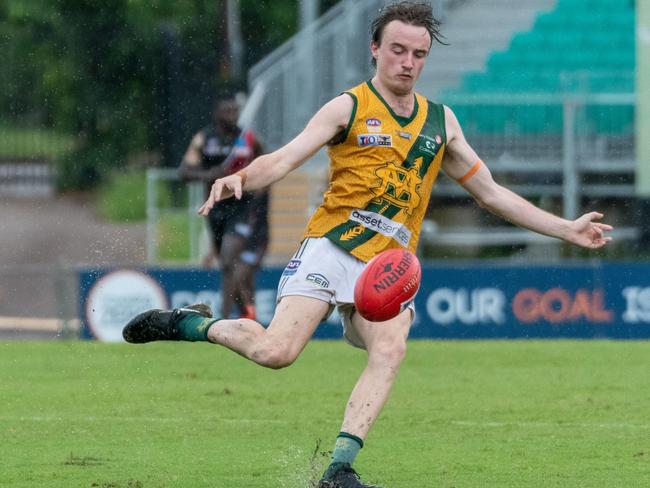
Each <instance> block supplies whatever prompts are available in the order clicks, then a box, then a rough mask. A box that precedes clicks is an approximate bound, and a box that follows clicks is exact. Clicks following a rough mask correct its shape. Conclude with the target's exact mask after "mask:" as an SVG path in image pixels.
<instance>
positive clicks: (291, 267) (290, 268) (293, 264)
mask: <svg viewBox="0 0 650 488" xmlns="http://www.w3.org/2000/svg"><path fill="white" fill-rule="evenodd" d="M298 266H300V259H292V260H291V261H289V263H288V264H287V267H286V268H284V271H283V272H282V276H291V275H294V274H296V271H298Z"/></svg>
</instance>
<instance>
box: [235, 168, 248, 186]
mask: <svg viewBox="0 0 650 488" xmlns="http://www.w3.org/2000/svg"><path fill="white" fill-rule="evenodd" d="M235 174H236V175H237V176H239V177H240V178H241V187H242V189H243V188H244V185H245V184H246V178H248V173H246V170H245V169H240V170H239V171H237V172H236V173H235Z"/></svg>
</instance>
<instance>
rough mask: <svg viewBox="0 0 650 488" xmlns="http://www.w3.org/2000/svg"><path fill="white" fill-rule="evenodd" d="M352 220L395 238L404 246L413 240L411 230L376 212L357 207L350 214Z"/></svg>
mask: <svg viewBox="0 0 650 488" xmlns="http://www.w3.org/2000/svg"><path fill="white" fill-rule="evenodd" d="M350 220H352V221H354V222H358V223H359V224H361V225H363V226H364V227H366V228H367V229H370V230H373V231H375V232H378V233H379V234H381V235H384V236H386V237H390V238H392V239H395V240H396V241H397V242H399V243H400V244H401V245H402V246H404V247H407V246H408V243H409V241H410V240H411V231H410V230H408V229H407V228H406V227H405V226H404V225H403V224H400V223H399V222H395V221H394V220H391V219H389V218H387V217H385V216H384V215H381V214H378V213H375V212H368V211H367V210H359V209H356V208H355V209H354V210H352V213H351V214H350Z"/></svg>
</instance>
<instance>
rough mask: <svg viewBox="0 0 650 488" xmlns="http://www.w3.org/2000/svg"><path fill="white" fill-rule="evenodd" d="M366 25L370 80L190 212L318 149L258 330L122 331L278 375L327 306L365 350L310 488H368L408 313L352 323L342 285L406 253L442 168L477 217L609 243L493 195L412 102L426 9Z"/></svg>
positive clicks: (194, 314) (482, 169)
mask: <svg viewBox="0 0 650 488" xmlns="http://www.w3.org/2000/svg"><path fill="white" fill-rule="evenodd" d="M372 27H373V31H372V41H371V44H370V50H371V53H372V58H373V63H374V64H375V66H376V72H375V75H374V76H373V78H372V79H371V80H370V81H368V82H364V83H361V84H360V85H358V86H356V87H354V88H352V89H350V90H348V91H346V92H344V93H343V94H341V95H339V96H337V97H336V98H334V99H333V100H331V101H330V102H328V103H327V104H325V105H324V106H323V107H322V108H321V109H320V110H319V111H318V112H317V113H316V114H315V115H314V117H313V118H312V119H311V121H310V122H309V123H308V124H307V126H306V127H305V129H304V130H303V131H302V132H301V133H300V134H299V135H298V136H297V137H296V138H295V139H294V140H292V141H291V142H289V143H288V144H287V145H285V146H284V147H282V148H280V149H278V150H277V151H275V152H273V153H271V154H268V155H264V156H261V157H259V158H257V159H256V160H255V161H253V163H252V164H251V165H250V166H248V167H247V168H245V169H243V170H241V171H238V172H237V173H235V174H232V175H228V176H225V177H222V178H220V179H218V180H217V181H215V183H214V185H213V186H212V191H211V193H210V196H209V198H208V200H207V201H206V202H205V204H204V205H203V206H202V207H201V208H200V209H199V213H200V214H202V215H210V213H211V212H212V209H213V208H214V206H215V205H220V204H221V202H223V201H225V200H227V199H229V198H230V197H233V196H234V197H235V198H236V199H240V198H243V195H244V190H245V191H252V190H257V189H259V188H264V187H266V186H268V185H270V184H272V183H274V182H276V181H278V180H280V179H282V178H283V177H284V176H286V175H287V174H288V173H289V172H290V171H292V170H294V169H296V168H297V167H299V166H300V165H301V164H302V163H303V162H305V161H306V160H307V159H309V158H310V157H311V156H313V155H314V154H315V153H316V152H317V151H318V150H319V149H320V148H322V147H323V146H326V145H328V146H329V157H330V181H329V183H330V185H329V189H328V191H327V192H326V193H325V195H324V200H323V203H322V204H321V206H320V207H319V208H318V209H317V210H316V212H315V213H314V215H313V216H312V218H311V220H310V221H309V224H308V225H307V230H306V232H305V234H304V240H303V241H302V243H301V245H300V248H299V249H298V251H297V253H296V254H295V255H294V257H293V259H292V260H291V261H290V262H289V264H288V265H287V267H286V269H285V271H284V273H283V275H282V278H281V281H280V284H279V287H278V304H277V307H276V310H275V315H274V317H273V320H272V321H271V324H270V325H269V327H268V328H267V329H265V328H264V327H262V326H261V325H260V324H258V323H256V322H254V321H252V320H244V319H241V320H221V319H212V318H206V317H205V316H204V315H205V314H207V311H206V310H205V308H204V307H202V306H200V305H198V306H195V309H192V308H187V309H176V310H173V311H160V310H150V311H147V312H144V313H142V314H140V315H138V316H137V317H135V318H134V319H133V320H131V322H129V324H127V325H126V327H125V328H124V331H123V334H124V337H125V339H126V340H127V341H129V342H135V343H140V342H149V341H153V340H188V341H196V340H202V341H205V340H207V341H210V342H212V343H214V344H220V345H222V346H225V347H227V348H229V349H231V350H233V351H235V352H237V353H239V354H240V355H242V356H244V357H246V358H248V359H250V360H251V361H254V362H256V363H257V364H260V365H262V366H265V367H269V368H274V369H277V368H283V367H286V366H289V365H290V364H292V363H293V362H294V361H295V360H296V358H297V357H298V355H299V354H300V353H301V352H302V350H303V349H304V347H305V346H306V344H307V342H308V341H309V339H310V338H311V336H312V334H313V333H314V331H315V330H316V327H318V325H319V324H320V322H321V321H322V320H323V319H324V318H326V317H327V316H328V314H329V313H330V312H331V310H332V308H333V307H334V306H338V308H339V312H340V314H341V317H342V320H343V329H344V336H345V338H346V339H347V340H348V341H349V342H350V343H352V344H353V345H355V346H358V347H360V348H363V349H365V350H366V351H367V365H366V368H365V369H364V371H363V372H362V373H361V376H360V377H359V379H358V381H357V384H356V385H355V387H354V389H353V391H352V393H351V395H350V397H349V399H348V401H347V403H346V406H345V413H344V416H343V423H342V426H341V431H340V433H339V435H338V437H337V439H336V443H335V447H334V451H333V453H332V460H331V464H330V465H329V467H328V468H327V470H326V472H325V473H324V475H323V478H322V479H321V480H320V483H319V485H318V486H319V487H320V488H364V487H366V488H367V487H369V486H370V485H367V484H364V483H363V482H362V481H361V480H360V478H359V476H358V474H357V473H356V472H355V470H354V469H353V467H352V465H353V463H354V461H355V459H356V457H357V454H358V453H359V450H360V449H361V448H362V447H363V444H364V440H365V439H366V436H367V435H368V432H369V431H370V429H371V427H372V426H373V424H374V422H375V421H376V420H377V418H378V416H379V414H380V412H381V411H382V408H383V406H384V404H385V402H386V401H387V399H388V396H389V394H390V391H391V389H392V387H393V384H394V382H395V378H396V376H397V373H398V371H399V369H400V365H401V363H402V360H403V359H404V356H405V354H406V344H407V337H408V333H409V329H410V327H411V324H412V322H413V309H412V308H409V309H407V310H404V311H403V312H402V313H401V314H399V315H398V316H397V317H395V318H394V319H391V320H389V321H386V322H383V323H381V324H376V323H371V322H369V321H367V320H365V319H363V318H362V317H361V316H360V315H359V314H358V313H356V312H355V309H354V299H353V290H354V284H355V281H356V279H357V277H358V276H359V274H360V273H361V272H362V270H363V269H364V265H365V262H367V261H368V260H370V259H371V258H372V257H373V256H375V255H376V254H378V253H379V252H381V251H383V250H385V249H389V248H400V247H404V248H407V249H409V250H411V251H415V249H416V246H417V241H418V237H419V233H420V227H421V225H422V220H423V218H424V214H425V212H426V208H427V205H428V201H429V196H430V192H431V190H432V187H433V183H434V181H435V179H436V176H437V174H438V171H439V170H440V169H443V170H444V171H445V173H447V175H448V176H449V177H451V178H453V179H455V180H456V181H457V182H458V183H459V184H460V185H462V186H463V187H464V188H465V189H466V190H467V191H468V192H469V193H470V194H471V195H472V196H473V197H474V198H475V199H476V200H477V202H478V203H479V204H480V205H481V206H482V207H485V208H487V209H488V210H490V211H491V212H493V213H495V214H497V215H499V216H501V217H503V218H505V219H506V220H508V221H510V222H513V223H515V224H517V225H519V226H521V227H525V228H527V229H530V230H532V231H535V232H538V233H541V234H545V235H548V236H552V237H556V238H559V239H563V240H565V241H566V242H570V243H573V244H577V245H580V246H583V247H586V248H591V249H595V248H599V247H602V246H604V245H605V244H606V243H607V242H609V240H610V238H609V237H604V236H603V232H605V231H608V230H611V227H610V226H609V225H606V224H601V223H597V222H594V220H597V219H599V218H601V217H602V215H600V214H598V213H596V212H592V213H589V214H586V215H583V216H582V217H580V218H578V219H577V220H574V221H569V220H566V219H563V218H560V217H557V216H554V215H552V214H549V213H547V212H545V211H543V210H541V209H539V208H537V207H535V206H534V205H532V204H531V203H529V202H528V201H526V200H524V199H523V198H521V197H519V196H518V195H516V194H514V193H512V192H511V191H509V190H507V189H506V188H504V187H502V186H500V185H499V184H497V183H496V182H495V181H494V180H493V179H492V176H491V174H490V171H489V169H488V167H487V166H486V165H485V164H483V163H482V162H481V161H480V159H479V157H478V156H477V155H476V153H475V152H474V150H473V149H472V148H471V147H470V146H469V144H468V143H467V141H466V140H465V138H464V136H463V132H462V130H461V128H460V125H459V123H458V120H457V119H456V117H455V115H454V113H453V112H452V110H451V109H449V108H448V107H446V106H444V105H441V104H437V103H434V102H430V101H428V100H427V99H426V98H424V97H422V96H421V95H419V94H416V93H415V92H414V88H415V82H416V81H417V79H418V77H419V75H420V72H421V71H422V68H423V66H424V62H425V60H426V57H427V55H428V53H429V50H430V49H431V47H432V45H433V42H434V41H440V38H441V35H440V33H439V30H438V28H439V22H438V21H437V20H436V19H435V18H434V17H433V12H432V9H431V6H430V5H428V4H421V3H413V2H400V3H397V4H393V5H390V6H388V7H386V8H384V9H382V10H381V11H380V14H379V16H378V18H377V19H375V21H374V22H373V24H372ZM441 279H443V280H444V277H442V278H441ZM322 374H331V375H336V371H335V365H324V366H323V372H322ZM397 435H399V433H397Z"/></svg>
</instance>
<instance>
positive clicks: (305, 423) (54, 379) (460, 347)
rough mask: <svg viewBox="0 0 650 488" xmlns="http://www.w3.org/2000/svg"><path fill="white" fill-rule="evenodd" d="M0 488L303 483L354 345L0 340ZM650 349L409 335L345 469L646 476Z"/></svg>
mask: <svg viewBox="0 0 650 488" xmlns="http://www.w3.org/2000/svg"><path fill="white" fill-rule="evenodd" d="M0 348H1V349H0V351H1V353H0V371H2V373H1V374H2V381H1V382H0V459H1V460H2V468H1V469H0V486H17V487H112V488H113V487H131V488H134V487H147V488H148V487H227V488H237V487H247V488H252V487H259V488H262V487H264V488H271V487H273V488H278V487H287V488H293V487H300V488H303V487H307V486H309V480H310V479H313V478H317V477H318V475H319V474H320V473H321V471H322V470H323V469H324V467H325V465H326V463H327V459H328V456H327V454H326V453H325V451H328V450H329V449H330V448H331V446H332V444H333V441H334V436H335V435H336V433H337V432H338V429H339V424H340V416H341V411H342V408H343V407H344V404H345V400H346V398H347V394H348V392H349V390H350V389H351V387H352V385H353V383H354V381H355V379H356V377H357V374H358V372H359V370H360V369H361V368H362V367H363V364H364V354H363V353H362V352H361V351H358V350H355V349H353V348H351V347H349V346H346V345H344V344H343V343H340V342H328V341H315V342H312V343H311V344H310V345H309V346H308V347H307V349H306V351H305V352H304V354H303V356H302V357H301V358H300V359H299V360H298V361H297V362H296V364H294V365H293V366H292V367H291V368H288V369H286V370H282V371H268V370H264V369H261V368H259V367H257V366H255V365H252V364H249V363H247V362H246V361H245V360H243V359H241V358H240V357H238V356H236V355H235V354H233V353H230V352H229V351H226V350H223V349H221V348H218V347H215V346H210V345H208V344H188V343H162V344H154V345H145V346H132V345H107V344H99V343H91V342H76V341H72V342H66V341H61V342H50V343H39V342H5V343H0ZM649 364H650V343H648V342H606V341H597V342H571V341H562V342H560V341H549V342H525V341H522V342H497V341H495V342H425V341H413V342H411V344H410V349H409V354H408V357H407V360H406V362H405V364H404V366H403V368H402V372H401V373H400V377H399V379H398V383H397V385H396V387H395V390H394V394H393V396H392V397H391V400H390V402H389V404H388V405H387V407H386V409H385V410H384V413H383V414H382V417H381V418H380V419H379V421H378V423H377V424H376V426H375V429H374V430H373V431H372V432H371V435H370V436H369V438H368V439H367V444H366V447H365V448H364V449H363V451H362V452H361V455H360V457H359V459H358V462H357V465H356V467H357V469H358V470H359V471H360V472H361V473H362V475H363V477H364V479H365V480H367V481H374V482H377V483H381V484H382V485H383V486H385V487H386V488H420V487H422V488H429V487H431V488H434V487H444V488H451V487H456V488H470V487H481V488H483V487H500V488H501V487H513V488H514V487H517V488H522V487H531V488H533V487H534V488H539V487H572V488H575V487H625V488H629V487H647V486H649V484H650V420H649V419H648V412H649V407H650V368H649V367H648V366H649Z"/></svg>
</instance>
